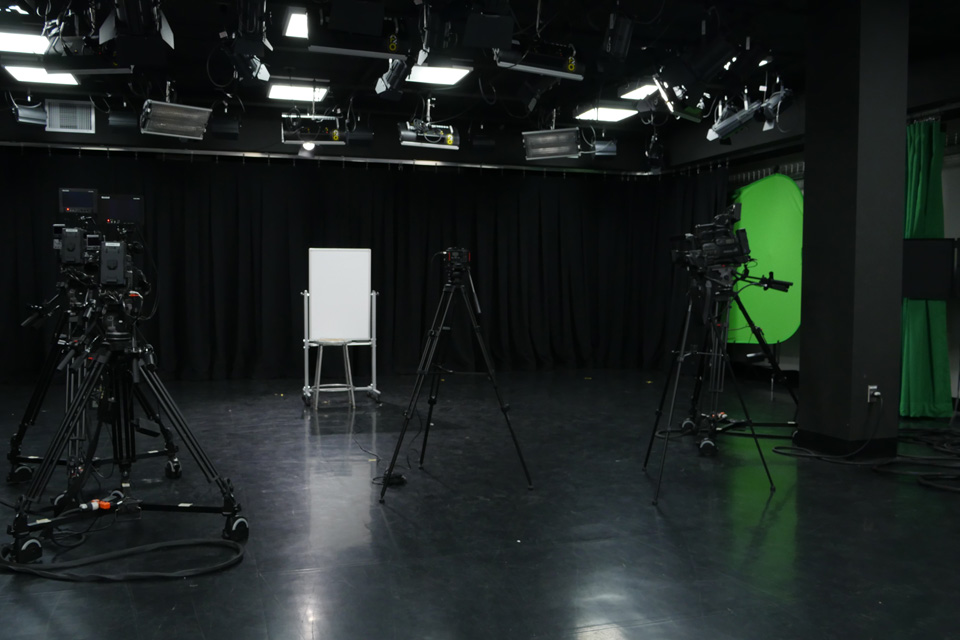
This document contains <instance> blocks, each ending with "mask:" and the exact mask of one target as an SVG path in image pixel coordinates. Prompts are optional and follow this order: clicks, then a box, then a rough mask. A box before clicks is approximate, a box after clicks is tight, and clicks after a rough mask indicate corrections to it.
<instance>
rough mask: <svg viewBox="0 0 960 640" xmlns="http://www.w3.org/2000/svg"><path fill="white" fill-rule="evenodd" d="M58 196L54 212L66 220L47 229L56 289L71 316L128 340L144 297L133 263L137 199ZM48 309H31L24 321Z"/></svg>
mask: <svg viewBox="0 0 960 640" xmlns="http://www.w3.org/2000/svg"><path fill="white" fill-rule="evenodd" d="M59 195H60V213H61V214H65V215H67V216H68V221H67V222H66V223H59V224H55V225H53V248H54V250H55V251H57V254H58V258H59V265H60V283H59V285H58V286H59V287H60V289H61V290H62V291H65V292H66V293H67V299H68V300H69V301H70V305H71V307H72V308H73V309H74V311H75V312H76V313H80V314H82V315H83V316H84V317H85V318H88V319H93V318H96V319H99V322H100V323H101V326H102V329H103V334H104V337H106V338H107V339H108V340H111V341H118V340H126V339H129V338H130V337H131V336H132V330H133V326H134V325H135V324H136V322H137V321H138V320H139V319H140V317H141V315H142V313H143V297H144V295H146V294H148V293H150V283H149V282H148V281H147V279H146V277H145V276H144V273H143V271H142V270H141V269H140V268H138V267H137V265H136V264H135V263H134V260H133V256H134V255H136V254H138V253H140V252H141V251H142V250H143V244H142V243H141V242H139V241H137V240H136V236H137V235H139V229H138V225H139V224H140V223H142V221H143V204H142V200H141V198H140V197H138V196H109V195H98V193H97V191H96V189H60V194H59ZM54 310H55V309H53V308H51V309H43V308H41V309H35V311H37V313H35V314H34V316H33V317H32V318H31V319H28V322H29V321H30V320H36V319H39V317H43V316H46V315H50V313H52V312H53V311H54Z"/></svg>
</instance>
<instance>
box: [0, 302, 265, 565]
mask: <svg viewBox="0 0 960 640" xmlns="http://www.w3.org/2000/svg"><path fill="white" fill-rule="evenodd" d="M71 350H72V351H71V353H70V354H67V356H66V358H67V359H69V360H71V361H72V362H74V363H81V362H82V363H85V365H84V366H85V367H86V369H85V370H84V371H83V374H82V382H81V383H80V384H79V387H78V388H77V389H76V390H75V392H74V393H73V397H72V401H71V402H70V404H69V406H68V407H67V411H66V414H65V415H64V417H63V420H62V421H61V422H60V425H59V426H58V428H57V431H56V433H55V435H54V436H53V439H52V440H51V441H50V443H49V445H48V447H47V450H46V452H45V453H44V455H43V457H42V458H41V459H40V462H39V465H38V466H37V468H36V471H35V472H34V473H33V477H32V480H31V483H30V485H29V487H28V489H27V491H26V493H25V494H24V495H22V496H21V497H20V499H19V500H18V501H17V505H16V509H17V513H16V516H15V517H14V521H13V524H12V525H10V526H9V527H8V532H9V533H10V534H11V535H12V536H13V543H12V544H11V545H9V546H7V547H5V548H4V549H3V554H4V556H5V557H7V558H9V559H11V560H13V561H15V562H31V561H33V560H36V559H37V558H39V556H40V554H41V550H42V548H41V544H40V540H39V538H40V537H44V536H49V535H51V534H52V532H53V530H54V529H55V528H56V527H60V526H63V525H65V524H68V523H70V522H75V521H78V520H82V519H85V518H90V517H99V516H103V515H108V514H113V513H117V514H120V513H133V514H136V513H138V512H139V511H141V510H144V511H176V512H189V513H217V514H221V515H223V516H224V517H226V524H225V526H224V529H223V537H224V538H226V539H230V540H236V541H242V540H245V539H246V538H247V536H248V533H249V527H248V523H247V520H246V518H244V517H242V516H240V515H239V512H240V505H239V504H238V503H237V501H236V499H235V498H234V495H233V486H232V484H231V483H230V481H229V480H228V479H225V478H222V477H221V476H220V475H219V474H218V473H217V471H216V469H215V468H214V466H213V463H212V462H211V461H210V459H209V458H208V457H207V455H206V453H205V452H204V451H203V449H202V448H201V446H200V443H199V442H198V441H197V439H196V437H195V436H194V435H193V433H192V431H191V430H190V428H189V426H188V425H187V422H186V420H185V419H184V417H183V415H182V414H181V413H180V410H179V408H178V407H177V405H176V403H175V402H174V401H173V398H172V397H171V396H170V394H169V392H168V391H167V390H166V388H165V387H164V386H163V383H162V382H161V381H160V378H159V376H158V375H157V373H156V366H155V361H154V352H153V347H151V346H150V345H149V344H148V343H147V342H146V341H144V340H143V338H142V336H141V335H140V333H139V330H138V329H137V328H136V326H135V322H133V323H131V322H130V321H129V320H127V319H125V318H124V317H123V316H122V314H121V313H110V312H105V313H104V314H103V315H102V317H101V318H99V319H96V320H90V321H89V325H88V327H87V329H86V331H85V332H84V334H83V337H82V339H78V340H75V341H74V342H73V343H72V345H71ZM144 387H145V388H146V389H147V390H148V391H149V392H150V394H152V396H153V397H154V398H155V399H156V400H157V403H158V405H159V410H156V411H155V410H154V409H153V408H152V407H151V406H150V403H149V402H148V400H147V396H146V392H145V391H144ZM135 402H136V403H138V404H139V405H140V406H141V408H142V409H143V410H144V412H145V413H146V414H147V416H149V418H150V419H152V420H153V421H155V422H157V424H158V425H161V424H162V423H160V422H159V419H160V411H162V412H163V414H165V415H166V416H167V418H169V420H170V422H171V423H172V425H173V428H174V430H175V431H176V433H177V435H178V436H179V437H180V439H181V440H182V441H183V444H184V446H185V447H186V448H187V451H189V452H190V454H191V456H192V457H193V458H194V460H195V461H196V462H197V465H198V466H199V467H200V470H201V472H202V473H203V475H204V477H205V478H206V479H207V481H208V482H213V483H216V485H217V487H218V488H219V489H220V493H221V495H222V496H223V504H222V505H220V506H201V505H193V504H187V503H180V504H147V503H144V502H141V501H139V500H137V499H135V498H132V497H131V496H130V495H129V492H130V489H131V483H130V471H131V467H132V465H133V463H134V462H136V461H137V460H138V459H140V458H143V457H149V456H152V455H157V454H159V455H167V456H168V458H169V459H168V462H167V467H166V474H167V476H168V477H179V475H180V464H179V461H178V460H177V459H176V450H177V449H176V446H175V445H174V444H173V440H172V434H170V433H169V430H167V429H166V427H162V426H161V429H162V430H163V432H164V436H165V439H166V442H167V446H166V448H165V450H164V451H163V452H148V453H147V454H145V455H138V454H137V453H136V449H135V444H136V439H135V434H136V433H137V432H138V431H139V432H145V430H144V429H142V428H141V427H140V425H139V421H138V420H137V419H136V418H135V417H134V412H135V408H134V403H135ZM93 404H95V405H96V427H95V428H94V429H93V433H85V432H84V429H83V424H84V419H85V415H86V413H87V411H88V409H89V408H90V407H91V406H92V405H93ZM104 426H108V427H109V429H110V435H111V440H112V444H113V461H114V462H115V463H116V465H117V467H118V468H119V471H120V482H121V484H120V488H119V489H118V490H115V491H113V492H112V493H111V495H110V497H109V498H108V499H105V500H92V501H86V499H85V498H83V497H82V496H81V491H82V489H83V486H84V484H85V482H86V480H87V479H88V478H89V476H90V474H91V473H92V472H93V468H94V466H95V453H96V448H97V444H98V441H99V437H100V432H101V430H102V428H103V427H104ZM21 427H22V425H21ZM87 431H89V429H87ZM18 433H19V432H18ZM147 433H149V432H147ZM149 435H156V434H155V433H149ZM78 441H85V442H86V445H87V446H86V451H85V452H84V455H83V456H82V457H71V458H69V459H68V474H67V489H66V491H65V492H64V493H62V494H60V495H59V496H58V497H57V499H56V500H55V502H54V515H53V517H44V518H34V519H33V520H32V521H31V519H30V518H31V516H34V515H36V514H35V513H34V512H33V511H32V507H33V505H34V503H36V502H38V501H39V500H40V499H41V497H42V495H43V493H44V491H45V490H46V488H47V485H48V484H49V483H50V480H51V478H52V476H53V471H54V468H55V467H56V466H57V465H58V464H61V456H63V453H64V450H65V449H66V448H67V447H68V445H69V444H70V443H71V442H78Z"/></svg>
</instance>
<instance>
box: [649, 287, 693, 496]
mask: <svg viewBox="0 0 960 640" xmlns="http://www.w3.org/2000/svg"><path fill="white" fill-rule="evenodd" d="M692 315H693V298H691V299H690V303H689V304H688V305H687V317H686V319H685V320H684V322H683V334H682V337H681V338H680V344H681V348H680V349H679V350H678V351H677V369H676V373H675V377H674V379H673V393H672V395H671V397H670V412H669V413H668V414H667V431H666V433H665V434H664V437H663V450H662V451H661V452H660V472H659V473H658V474H657V490H656V492H655V493H654V494H653V504H654V505H656V504H657V502H659V500H660V487H661V486H662V485H663V469H664V467H665V466H666V464H667V446H668V445H669V444H670V425H671V424H673V409H674V407H675V406H676V405H677V390H678V388H679V387H680V369H681V368H682V367H681V365H682V364H683V350H684V348H686V344H687V335H688V334H689V332H690V317H691V316H692ZM655 436H656V427H654V432H653V434H652V435H651V436H650V443H651V445H652V444H653V438H654V437H655ZM648 455H649V452H648Z"/></svg>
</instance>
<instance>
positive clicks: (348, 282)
mask: <svg viewBox="0 0 960 640" xmlns="http://www.w3.org/2000/svg"><path fill="white" fill-rule="evenodd" d="M309 291H310V324H309V327H310V329H309V330H310V335H308V336H307V339H308V340H310V341H316V340H351V341H357V342H359V341H364V340H370V291H371V287H370V249H310V280H309Z"/></svg>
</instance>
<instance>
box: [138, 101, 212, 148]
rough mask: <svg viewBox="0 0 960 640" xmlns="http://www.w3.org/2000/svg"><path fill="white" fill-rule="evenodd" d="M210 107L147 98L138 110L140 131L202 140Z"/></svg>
mask: <svg viewBox="0 0 960 640" xmlns="http://www.w3.org/2000/svg"><path fill="white" fill-rule="evenodd" d="M212 111H213V110H212V109H204V108H203V107H191V106H188V105H185V104H174V103H172V102H156V101H154V100H147V101H146V102H144V103H143V111H141V112H140V133H149V134H153V135H158V136H171V137H174V138H190V139H192V140H202V139H203V134H204V133H206V131H207V121H208V120H209V119H210V114H211V113H212Z"/></svg>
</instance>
